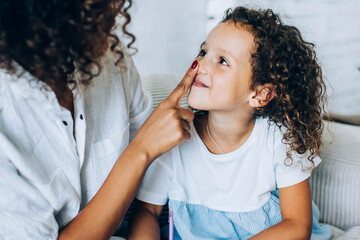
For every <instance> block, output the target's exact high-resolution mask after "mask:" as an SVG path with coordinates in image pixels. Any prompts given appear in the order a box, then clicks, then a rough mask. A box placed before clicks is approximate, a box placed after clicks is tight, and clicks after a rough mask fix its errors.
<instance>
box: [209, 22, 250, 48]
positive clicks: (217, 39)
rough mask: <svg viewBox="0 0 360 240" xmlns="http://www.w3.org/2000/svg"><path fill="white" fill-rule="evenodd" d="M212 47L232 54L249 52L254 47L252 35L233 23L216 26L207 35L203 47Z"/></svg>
mask: <svg viewBox="0 0 360 240" xmlns="http://www.w3.org/2000/svg"><path fill="white" fill-rule="evenodd" d="M207 46H213V47H217V48H221V49H224V50H226V51H232V52H239V51H240V52H242V51H247V52H248V51H250V50H253V49H254V47H255V41H254V35H253V34H252V33H251V32H250V31H248V30H247V29H245V28H243V27H242V26H241V25H240V24H234V22H230V21H229V22H224V23H220V24H219V25H217V26H216V27H215V28H213V30H212V31H211V32H210V33H209V35H208V38H207V40H206V42H205V43H204V47H207Z"/></svg>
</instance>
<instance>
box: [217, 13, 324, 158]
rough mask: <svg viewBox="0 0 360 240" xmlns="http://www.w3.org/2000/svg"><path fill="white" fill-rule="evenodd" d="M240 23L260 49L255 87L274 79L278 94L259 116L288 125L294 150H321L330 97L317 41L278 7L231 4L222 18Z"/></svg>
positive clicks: (285, 139)
mask: <svg viewBox="0 0 360 240" xmlns="http://www.w3.org/2000/svg"><path fill="white" fill-rule="evenodd" d="M229 21H231V22H234V23H235V24H238V23H240V24H241V25H240V26H243V27H244V29H245V30H248V31H249V32H251V33H252V34H253V35H254V39H255V44H256V50H255V51H254V52H253V54H252V56H251V64H252V86H251V88H252V90H255V88H256V87H257V86H261V85H264V84H266V83H271V84H273V85H274V86H275V92H276V94H275V97H274V99H273V100H271V101H270V102H269V103H268V104H267V105H266V106H265V107H263V108H258V109H256V110H255V112H254V115H253V117H254V118H258V117H268V118H269V120H270V121H271V122H274V123H275V124H277V125H278V126H279V127H281V128H282V127H285V131H284V134H283V142H284V143H286V144H288V145H289V150H288V152H287V158H288V159H290V160H291V162H292V158H291V152H292V151H296V152H297V153H299V154H303V153H305V152H308V153H309V154H310V155H309V157H308V159H309V160H310V161H311V162H312V160H313V158H314V157H315V156H316V155H317V154H319V149H320V146H321V145H322V141H321V134H322V130H323V123H322V121H321V113H322V110H324V104H325V103H326V94H325V91H326V87H325V83H324V81H323V77H322V71H321V68H320V66H319V64H318V62H317V59H316V54H315V51H314V44H312V43H309V42H306V41H304V39H303V38H302V36H301V34H300V32H299V30H298V29H297V28H296V27H294V26H288V25H285V24H283V23H282V21H281V20H280V18H279V16H278V15H277V14H275V13H274V12H273V11H272V10H270V9H268V10H252V9H247V8H245V7H237V8H235V9H234V10H231V9H229V10H228V11H227V12H226V14H225V17H224V20H223V21H222V22H229Z"/></svg>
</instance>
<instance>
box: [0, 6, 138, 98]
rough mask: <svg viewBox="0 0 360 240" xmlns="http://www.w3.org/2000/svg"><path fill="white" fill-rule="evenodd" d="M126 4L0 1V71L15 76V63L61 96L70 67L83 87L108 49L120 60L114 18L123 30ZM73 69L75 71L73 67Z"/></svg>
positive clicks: (127, 19) (126, 19) (69, 80)
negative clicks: (119, 19) (117, 17)
mask: <svg viewBox="0 0 360 240" xmlns="http://www.w3.org/2000/svg"><path fill="white" fill-rule="evenodd" d="M131 5H132V1H131V0H19V1H13V0H2V1H1V2H0V67H1V68H2V69H5V70H7V71H8V72H10V73H16V68H15V64H14V63H15V62H16V63H18V64H20V65H21V66H22V67H23V68H24V69H25V70H27V71H28V72H30V73H31V74H32V75H33V76H34V77H35V78H36V79H37V80H39V81H43V82H45V83H47V84H48V85H49V86H51V87H52V88H53V90H55V91H56V92H57V93H59V94H62V93H63V92H64V91H65V88H66V86H67V84H68V83H73V84H74V85H73V86H75V81H74V77H73V73H74V71H75V68H76V69H77V72H79V74H80V76H81V82H82V83H83V84H89V83H90V81H91V79H92V78H93V77H95V76H97V75H99V73H100V71H101V65H100V63H99V60H100V57H101V56H103V55H104V53H105V51H104V49H105V50H106V49H107V47H108V46H109V44H110V49H111V51H112V52H114V53H116V54H117V55H118V60H117V61H116V65H119V64H120V62H121V59H123V55H124V54H123V52H121V51H120V50H119V49H120V48H119V47H118V45H119V44H120V41H119V39H118V37H117V36H116V35H114V34H113V30H114V27H115V18H116V16H122V17H123V25H122V30H123V32H124V33H125V34H126V35H127V36H129V37H130V38H131V41H130V42H129V44H128V45H127V47H131V45H132V44H133V43H134V41H135V36H134V35H133V34H131V33H129V32H128V30H127V29H126V27H127V26H128V24H129V23H130V21H131V18H130V15H129V13H128V10H129V8H130V7H131ZM75 66H76V67H75Z"/></svg>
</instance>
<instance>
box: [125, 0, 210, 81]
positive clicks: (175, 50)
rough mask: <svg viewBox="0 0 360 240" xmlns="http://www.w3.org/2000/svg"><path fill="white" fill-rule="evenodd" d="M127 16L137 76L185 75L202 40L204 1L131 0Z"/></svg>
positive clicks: (203, 34)
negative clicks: (134, 42)
mask: <svg viewBox="0 0 360 240" xmlns="http://www.w3.org/2000/svg"><path fill="white" fill-rule="evenodd" d="M131 16H132V23H131V28H130V29H131V31H132V32H133V33H134V34H135V35H136V38H137V39H136V44H135V47H137V48H138V50H139V51H138V53H136V54H135V56H134V57H133V58H134V61H135V64H136V65H137V67H138V70H139V72H140V74H142V75H149V74H154V73H169V72H175V73H185V71H186V70H187V68H188V67H189V66H190V64H191V63H192V61H193V60H194V59H195V57H196V55H197V52H198V50H199V47H200V44H201V43H202V42H203V41H204V40H205V38H206V29H205V27H204V26H205V25H206V17H207V16H206V0H195V1H194V0H181V1H180V0H151V1H145V0H134V6H133V7H132V9H131Z"/></svg>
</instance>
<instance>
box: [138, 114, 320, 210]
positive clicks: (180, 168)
mask: <svg viewBox="0 0 360 240" xmlns="http://www.w3.org/2000/svg"><path fill="white" fill-rule="evenodd" d="M281 140H282V133H281V131H280V129H279V127H277V126H276V125H275V124H269V123H268V120H267V119H257V120H256V122H255V126H254V129H253V131H252V133H251V135H250V137H249V138H248V139H247V141H246V142H245V143H244V144H243V145H242V146H241V147H240V148H238V149H237V150H235V151H233V152H230V153H226V154H222V155H215V154H212V153H210V152H209V151H208V149H207V148H206V146H205V145H204V143H203V142H202V140H201V139H200V137H199V136H198V134H197V132H196V130H195V127H194V125H193V124H191V138H190V140H189V141H187V142H185V143H183V144H181V145H180V146H179V147H176V148H174V149H173V150H171V151H170V152H168V153H166V154H164V155H162V156H161V157H160V158H159V159H157V160H156V161H155V162H154V163H153V164H152V165H151V166H150V168H149V170H148V171H147V173H146V176H145V178H144V180H143V182H142V184H141V186H140V189H139V191H138V194H137V198H138V199H140V200H142V201H144V202H148V203H152V204H156V205H164V204H166V202H167V200H168V199H171V200H175V201H181V202H186V203H189V204H195V205H202V206H205V207H207V208H210V209H214V210H219V211H226V212H248V211H252V210H255V209H258V208H260V207H261V206H263V205H264V204H265V203H266V202H267V201H268V200H269V198H270V195H271V191H273V190H275V189H277V188H283V187H288V186H291V185H294V184H297V183H299V182H301V181H303V180H305V179H307V178H308V177H309V176H310V174H311V168H312V164H311V163H310V162H309V161H308V160H307V157H306V156H305V155H304V156H299V155H298V154H293V155H292V158H293V164H292V165H291V166H286V165H289V162H288V161H285V160H286V145H285V144H283V143H282V142H281ZM319 162H320V158H319V157H316V158H315V159H314V163H315V166H316V165H318V164H319Z"/></svg>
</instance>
